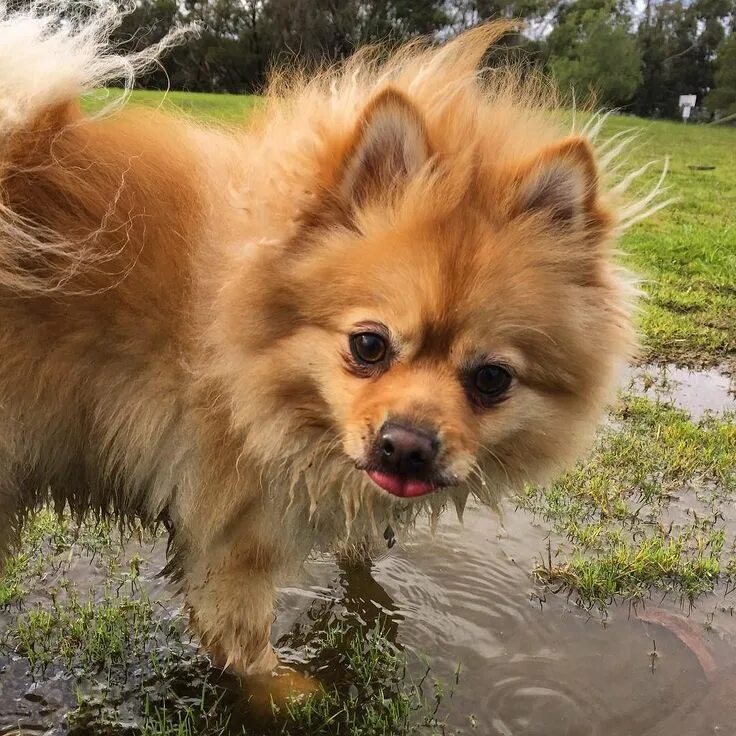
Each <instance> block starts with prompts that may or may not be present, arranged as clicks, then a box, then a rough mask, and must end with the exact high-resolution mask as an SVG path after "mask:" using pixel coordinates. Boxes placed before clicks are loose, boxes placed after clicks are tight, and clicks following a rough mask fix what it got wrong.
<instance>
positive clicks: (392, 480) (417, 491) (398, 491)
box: [365, 470, 439, 498]
mask: <svg viewBox="0 0 736 736" xmlns="http://www.w3.org/2000/svg"><path fill="white" fill-rule="evenodd" d="M365 472H366V475H367V476H368V477H369V478H370V479H371V480H372V481H373V482H374V483H375V484H376V485H377V486H378V487H379V488H383V490H384V491H388V492H389V493H390V494H391V495H392V496H398V497H399V498H417V497H418V496H426V495H427V494H428V493H432V491H436V490H437V488H439V486H438V485H436V484H435V483H433V482H431V481H429V480H420V479H418V478H404V477H402V476H400V475H396V474H394V473H386V472H383V471H381V470H366V471H365Z"/></svg>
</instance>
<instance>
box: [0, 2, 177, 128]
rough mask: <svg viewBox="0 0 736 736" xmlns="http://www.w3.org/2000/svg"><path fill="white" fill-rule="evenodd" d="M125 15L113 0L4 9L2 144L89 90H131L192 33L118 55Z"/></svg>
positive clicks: (0, 28)
mask: <svg viewBox="0 0 736 736" xmlns="http://www.w3.org/2000/svg"><path fill="white" fill-rule="evenodd" d="M123 17H124V12H121V10H120V8H119V6H118V5H116V4H115V3H114V2H110V1H109V0H94V1H92V2H78V1H77V2H71V1H67V2H57V3H52V4H46V3H35V4H32V5H31V8H30V9H28V10H24V11H20V12H12V11H9V10H8V9H7V7H5V6H4V4H3V3H0V141H2V140H3V139H4V138H6V137H7V136H9V135H12V134H14V133H17V132H18V131H19V130H22V129H23V128H24V127H26V126H28V125H29V124H31V123H32V122H33V121H34V120H35V119H36V118H38V116H39V115H42V114H43V113H44V112H45V111H47V110H49V109H50V108H53V107H58V106H60V105H64V104H65V103H69V102H72V101H75V100H76V99H78V98H79V96H80V95H82V94H83V93H85V92H87V91H89V90H91V89H94V88H98V87H106V86H108V85H111V84H114V85H115V86H117V87H123V89H124V90H125V91H129V90H130V89H131V88H132V86H133V83H134V81H135V78H136V76H138V75H140V74H141V73H143V72H146V71H148V70H150V69H151V67H153V66H155V65H156V64H157V63H158V59H159V57H160V55H161V53H162V52H163V51H164V50H165V49H166V48H167V47H168V46H171V45H172V44H174V43H176V42H177V39H178V38H179V36H180V35H181V34H182V33H185V32H186V29H184V28H176V29H174V30H173V31H172V32H171V33H169V34H168V35H167V36H165V37H164V39H163V40H161V41H160V42H159V43H157V44H154V45H152V46H150V47H148V48H146V49H144V50H143V51H139V52H137V53H133V54H123V53H118V52H117V50H116V49H115V48H114V46H113V45H112V44H111V43H110V36H111V34H112V33H113V31H114V30H115V29H116V28H117V27H118V26H119V25H120V23H121V21H122V19H123ZM123 97H124V96H123ZM117 99H118V100H119V99H120V98H119V97H118V98H117Z"/></svg>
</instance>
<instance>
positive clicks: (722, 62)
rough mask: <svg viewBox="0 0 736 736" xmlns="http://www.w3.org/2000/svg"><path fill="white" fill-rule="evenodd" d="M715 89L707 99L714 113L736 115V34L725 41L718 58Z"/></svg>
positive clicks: (707, 103) (709, 107) (732, 34)
mask: <svg viewBox="0 0 736 736" xmlns="http://www.w3.org/2000/svg"><path fill="white" fill-rule="evenodd" d="M716 67H717V71H716V73H715V88H714V89H713V90H711V92H710V94H709V95H708V96H707V98H706V105H707V106H708V109H709V110H711V111H712V112H714V113H715V112H718V113H719V114H721V115H724V116H727V115H736V32H735V33H731V35H730V36H729V37H728V38H727V39H726V40H725V41H723V43H722V44H721V46H720V47H719V49H718V56H717V58H716Z"/></svg>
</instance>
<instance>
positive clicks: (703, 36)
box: [634, 0, 736, 117]
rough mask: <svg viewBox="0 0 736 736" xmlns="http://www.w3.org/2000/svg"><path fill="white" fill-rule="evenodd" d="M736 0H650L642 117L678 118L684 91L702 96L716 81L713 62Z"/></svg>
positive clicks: (642, 41)
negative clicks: (681, 96) (688, 0)
mask: <svg viewBox="0 0 736 736" xmlns="http://www.w3.org/2000/svg"><path fill="white" fill-rule="evenodd" d="M735 8H736V4H735V3H734V1H733V0H692V1H690V2H687V1H686V0H662V1H661V2H654V0H648V2H647V4H646V6H645V12H644V16H643V18H642V20H641V23H640V24H639V29H638V33H637V40H638V44H639V48H640V51H641V60H642V83H641V85H640V87H639V90H638V91H637V94H636V100H635V105H634V110H635V112H636V113H637V114H638V115H642V116H665V117H679V107H678V99H679V96H680V95H681V94H694V95H696V96H697V98H698V101H699V102H700V101H702V100H703V98H704V96H705V95H706V93H707V91H708V89H709V88H710V87H712V85H713V71H714V67H713V61H714V58H715V53H716V49H717V48H718V46H719V44H720V43H721V41H722V40H723V37H724V34H725V22H724V21H725V19H726V18H727V17H728V16H729V15H730V14H732V13H733V12H734V9H735Z"/></svg>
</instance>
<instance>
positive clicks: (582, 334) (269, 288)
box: [0, 5, 644, 672]
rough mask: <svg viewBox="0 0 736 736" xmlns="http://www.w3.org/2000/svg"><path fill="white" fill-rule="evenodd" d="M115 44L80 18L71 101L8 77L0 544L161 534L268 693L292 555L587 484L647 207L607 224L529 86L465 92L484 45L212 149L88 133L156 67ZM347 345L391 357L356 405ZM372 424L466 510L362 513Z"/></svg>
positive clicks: (394, 66)
mask: <svg viewBox="0 0 736 736" xmlns="http://www.w3.org/2000/svg"><path fill="white" fill-rule="evenodd" d="M21 20H22V22H24V23H31V24H32V23H36V24H37V32H36V36H35V37H33V38H32V39H31V40H32V43H31V44H30V48H31V58H32V59H34V58H37V59H38V63H39V66H40V65H41V62H43V61H44V60H45V59H46V56H47V55H48V53H50V51H49V49H48V48H47V46H44V43H47V41H48V39H49V38H51V39H53V38H55V36H54V33H56V34H57V35H59V36H60V35H62V31H59V30H58V28H57V27H56V26H54V25H53V23H51V25H48V24H47V26H43V23H44V22H45V21H43V19H38V18H34V17H32V16H22V17H20V16H16V17H15V18H14V17H12V16H11V17H9V18H5V19H3V20H2V23H3V24H4V25H3V26H1V27H0V56H4V55H6V54H12V53H13V52H12V47H9V46H8V43H7V42H8V39H10V40H11V41H12V38H13V36H12V32H13V24H16V26H18V25H19V24H20V22H21ZM114 20H115V19H114V14H113V15H110V12H109V6H106V5H100V6H99V9H98V11H97V16H93V17H92V18H91V19H89V18H87V19H86V20H85V21H84V24H83V25H79V26H77V31H76V33H79V32H80V31H79V29H80V28H86V29H87V32H90V31H89V29H90V28H92V32H90V33H91V35H90V38H91V39H92V41H89V40H84V43H81V42H79V40H78V38H77V46H78V47H80V48H83V50H84V51H85V53H86V54H87V56H84V55H83V54H82V55H81V56H80V58H81V61H78V66H79V69H78V70H77V71H78V72H79V74H78V75H77V77H74V75H73V74H72V75H71V77H69V79H71V82H70V81H69V79H66V78H64V80H60V81H59V83H58V84H57V85H56V86H53V85H52V84H51V83H50V82H49V83H47V84H46V87H44V89H42V90H40V91H39V95H37V96H36V97H28V98H27V99H26V98H23V99H21V97H20V96H19V93H18V92H17V90H16V91H14V88H13V87H12V85H10V86H8V84H6V85H5V86H3V84H2V81H3V80H1V79H0V95H4V96H5V97H4V99H0V104H4V105H5V112H4V113H3V112H2V110H3V109H4V108H3V107H0V544H1V545H2V548H3V550H2V551H3V552H6V553H7V552H8V551H9V550H10V549H11V548H12V546H13V544H14V543H15V542H16V541H17V538H18V531H19V529H20V526H21V524H22V521H23V519H24V517H25V516H26V514H27V513H28V512H29V511H31V510H32V509H34V508H37V507H38V506H40V505H42V504H43V503H46V502H47V501H48V499H49V497H50V498H52V499H53V500H55V501H56V502H57V504H58V505H59V507H64V506H65V505H66V506H68V507H69V508H71V509H72V510H73V511H75V512H78V513H83V512H87V511H89V510H92V511H96V512H102V513H106V514H112V515H115V516H116V517H118V518H123V519H125V518H134V517H135V518H142V519H143V520H144V521H145V522H153V521H155V520H157V519H160V518H166V520H167V523H170V525H171V526H172V527H173V529H174V530H175V535H174V547H173V555H174V557H173V561H172V571H173V572H174V573H175V577H176V578H177V579H178V580H179V581H180V584H181V586H182V589H183V592H184V594H185V595H186V599H187V603H188V605H189V607H190V609H191V611H192V623H193V626H194V627H195V629H196V630H197V631H198V633H199V634H200V635H201V637H202V639H203V642H204V644H205V646H207V647H208V648H209V649H210V651H212V652H213V654H214V655H215V657H216V658H217V660H218V661H220V662H221V663H226V662H227V663H229V664H231V665H233V666H234V667H235V668H237V669H238V670H240V671H242V672H248V671H254V670H259V669H268V668H270V667H271V666H273V664H274V662H275V660H274V657H273V654H272V651H271V649H270V646H269V643H268V641H269V631H270V624H271V617H272V611H273V598H274V591H275V586H276V584H277V583H278V581H279V580H280V579H281V576H282V575H283V574H284V573H285V572H287V571H288V570H289V569H292V568H293V566H294V565H295V564H298V563H299V562H300V561H301V560H302V559H304V557H305V556H306V555H307V554H308V553H309V551H310V550H312V549H313V548H315V547H330V546H332V545H334V544H336V543H338V542H339V541H340V540H345V539H348V540H349V541H351V542H354V543H356V544H357V543H360V542H361V540H366V539H372V538H375V537H377V536H378V537H379V538H380V534H381V532H383V529H384V528H385V526H386V524H388V523H392V524H394V525H395V526H396V528H397V529H399V528H401V527H402V526H405V525H406V524H408V523H410V522H411V521H412V520H413V518H414V517H415V515H416V514H417V513H418V512H419V511H420V510H421V509H422V508H426V507H428V508H430V509H431V510H433V511H434V512H435V513H436V512H438V511H439V509H440V508H441V507H443V506H444V505H446V504H447V502H448V501H451V502H454V503H455V504H456V506H457V507H458V508H462V506H463V505H464V502H465V498H466V497H467V496H468V494H469V493H472V494H474V495H476V496H477V497H479V498H480V499H481V500H482V501H483V502H486V503H492V502H493V501H494V500H495V499H497V498H498V496H499V494H501V493H502V492H504V491H506V490H508V489H510V488H514V487H518V486H519V485H520V484H522V483H524V482H527V481H530V482H544V481H546V480H547V479H549V478H550V477H551V476H552V475H554V474H555V473H558V472H560V471H561V470H562V469H563V468H565V467H566V466H567V465H568V464H569V463H570V462H572V461H573V460H574V459H575V458H576V457H578V455H579V454H580V452H581V451H582V450H583V449H584V448H585V447H586V445H587V444H588V442H589V441H590V439H591V438H592V435H593V432H594V428H595V424H596V423H597V422H598V420H599V419H600V417H601V414H602V412H603V408H604V406H605V404H606V402H607V400H608V399H609V398H610V397H611V393H612V390H613V389H614V387H615V383H616V376H617V370H618V369H619V367H620V365H621V364H622V362H624V361H625V360H626V359H627V358H628V357H629V355H630V354H631V351H632V349H633V345H634V336H633V332H632V328H631V302H632V293H633V290H632V288H631V286H630V285H629V280H628V278H627V277H626V275H625V274H623V273H622V272H621V271H620V270H619V269H618V268H617V267H616V266H614V265H613V262H612V254H611V244H612V241H613V239H614V238H615V236H616V235H617V234H618V232H619V231H620V229H621V227H622V224H623V220H624V218H625V216H626V213H627V212H628V216H635V215H637V214H638V213H639V212H640V211H641V210H642V209H643V206H644V205H636V204H635V205H634V207H633V208H632V207H630V208H629V210H628V211H625V210H624V209H623V207H624V203H623V201H622V200H621V199H620V198H619V197H618V196H617V195H616V194H615V193H613V194H612V193H611V191H610V188H609V187H608V186H607V184H606V181H607V179H606V172H605V169H604V168H603V167H602V166H601V164H600V161H599V162H597V161H596V157H595V154H594V151H593V148H592V146H591V144H590V143H589V142H588V140H587V139H586V137H585V136H583V135H574V136H569V135H568V134H566V133H565V131H563V130H561V129H560V126H559V124H558V123H557V122H556V118H555V116H554V114H553V113H552V112H551V111H550V109H549V108H550V99H551V91H550V89H549V88H548V87H547V86H546V85H545V84H544V82H542V81H540V80H538V79H536V78H534V77H530V76H526V77H525V76H524V75H522V74H521V73H520V72H519V71H517V70H515V69H513V68H506V69H503V70H495V71H494V72H492V73H489V74H486V75H485V76H482V75H480V74H479V72H478V66H479V63H480V61H481V60H482V58H483V55H484V53H485V50H486V49H487V47H488V45H489V44H490V43H492V41H493V40H494V38H496V37H497V36H498V35H499V33H501V32H502V31H503V28H502V27H498V26H490V27H485V28H483V29H480V30H477V31H474V32H471V33H468V34H466V35H464V36H462V37H460V38H459V39H458V40H456V41H454V42H453V43H451V44H449V45H446V46H445V47H443V48H441V49H432V48H427V47H424V46H422V45H421V44H416V45H413V46H410V47H407V48H406V49H404V50H402V51H399V52H397V53H396V54H395V55H394V56H392V57H390V58H389V59H388V60H385V59H384V60H383V61H381V60H380V59H381V58H382V56H381V54H380V53H374V52H370V51H365V52H363V53H362V54H360V55H358V56H356V57H355V58H354V59H353V60H351V61H349V62H347V64H345V65H343V66H341V67H338V68H333V69H328V70H326V71H324V72H323V73H322V74H320V75H318V76H317V77H313V78H312V79H311V80H307V79H305V78H301V77H300V76H299V75H298V74H296V73H294V74H290V75H281V76H280V77H279V78H276V79H275V81H274V84H273V87H272V91H271V94H270V96H269V97H268V98H267V99H266V101H265V102H264V104H263V106H262V107H261V108H260V110H259V111H258V112H257V113H255V114H254V115H253V117H252V119H250V120H249V122H248V123H247V125H243V126H242V127H239V128H237V129H232V130H228V129H222V128H208V127H206V126H203V125H201V124H197V123H195V122H193V121H191V120H187V119H182V118H179V117H176V116H173V115H167V114H163V113H160V112H152V111H144V110H141V109H134V108H132V107H126V108H124V109H119V110H114V111H112V112H109V113H108V114H106V115H103V116H99V117H95V118H90V117H87V116H85V115H84V114H83V113H82V112H80V110H79V108H78V106H77V103H76V99H77V97H78V94H79V93H80V92H82V91H84V89H85V88H87V87H90V86H93V85H95V84H98V83H99V82H104V81H107V80H108V79H109V78H110V77H112V76H114V75H115V73H116V71H117V73H123V72H125V70H130V69H133V70H135V69H136V68H138V67H141V66H143V65H144V64H145V63H149V62H150V58H152V57H151V56H149V57H146V58H143V59H138V58H133V59H130V58H129V59H127V60H122V61H119V63H118V67H119V68H116V66H115V63H114V59H116V58H117V59H120V58H121V57H115V56H114V55H112V54H111V52H109V51H107V50H105V47H104V38H105V34H106V33H107V31H108V30H109V27H110V25H111V23H114ZM95 23H97V24H98V27H97V28H95V27H94V24H95ZM55 29H56V30H55ZM63 33H67V34H68V39H66V40H65V39H60V46H59V48H60V49H61V52H62V53H63V52H64V51H65V50H66V52H68V56H69V58H70V59H72V56H73V54H72V51H74V50H75V49H76V50H77V51H78V50H79V49H78V48H77V47H74V43H75V41H74V39H75V36H74V33H75V31H64V32H63ZM3 34H5V35H3ZM31 35H33V34H31ZM44 39H46V40H44ZM3 40H5V41H6V44H5V46H6V48H9V49H10V50H8V51H3V50H2V46H3V43H2V41H3ZM57 40H58V39H57ZM62 42H63V43H62ZM93 42H94V43H93ZM34 44H35V45H34ZM85 44H86V45H85ZM95 44H96V45H95ZM26 46H28V44H27V43H26ZM90 49H91V50H90ZM54 53H56V54H57V58H58V53H59V52H58V50H56V51H55V52H54ZM34 54H35V56H34ZM8 58H11V57H7V58H6V59H5V66H6V67H8V66H9V62H8ZM74 58H76V57H74ZM100 58H104V59H105V60H106V65H103V67H104V69H103V72H101V73H96V72H94V70H93V71H89V67H90V65H91V64H92V62H93V61H94V60H95V59H97V60H99V59H100ZM44 63H45V62H44ZM75 63H77V62H75ZM126 64H127V66H126ZM70 65H71V66H70V68H71V69H72V71H74V68H75V67H73V63H72V61H70ZM0 68H2V64H0ZM9 68H10V69H11V70H12V68H13V67H12V64H11V65H10V67H9ZM85 70H87V71H85ZM83 72H84V73H83ZM87 72H89V73H87ZM32 79H33V77H29V81H28V84H29V85H32V84H33V81H32ZM6 81H7V80H6ZM51 81H53V80H51ZM13 95H16V96H17V99H16V97H14V96H13ZM16 102H17V104H16V105H15V107H13V104H14V103H16ZM8 111H9V112H8ZM376 141H377V143H376ZM397 141H398V142H397ZM392 147H393V148H392ZM394 149H395V150H394ZM384 150H388V151H389V153H391V152H392V155H393V154H395V155H394V156H393V158H392V159H391V160H390V161H388V163H387V162H386V160H385V159H384V158H383V156H382V154H381V151H384ZM609 154H610V151H609ZM608 158H609V159H610V158H612V156H610V155H609V156H608ZM366 319H371V320H379V321H381V322H382V323H384V324H385V325H387V326H389V328H390V330H391V333H392V336H393V339H394V340H395V347H396V351H397V354H398V358H397V360H396V361H395V364H394V365H393V366H392V367H391V369H390V370H389V371H387V372H386V373H384V374H382V375H378V376H374V377H372V378H369V379H366V378H359V377H356V376H355V375H354V374H353V373H351V371H350V370H349V369H347V367H346V360H349V357H346V340H347V334H348V333H349V332H350V330H351V328H352V327H353V326H354V325H355V324H356V323H360V322H361V321H362V320H366ZM477 354H482V355H484V356H487V355H492V356H493V357H494V358H498V359H500V360H503V361H504V362H505V363H507V364H509V365H510V366H511V367H512V368H513V371H514V374H515V377H516V378H515V383H514V386H513V387H512V390H511V393H510V395H509V397H508V399H507V400H506V401H504V402H502V403H500V404H499V405H497V406H496V407H494V408H492V409H490V410H483V411H479V410H478V408H477V407H474V406H473V405H472V404H471V403H470V402H469V401H468V398H467V396H466V394H465V392H464V390H463V386H462V383H461V381H460V380H459V378H458V372H459V371H460V370H461V369H462V366H463V365H464V363H465V362H467V361H468V360H471V359H472V358H473V357H474V356H475V355H477ZM389 415H392V416H393V415H401V416H406V417H410V418H411V419H412V421H417V422H419V423H430V424H432V426H433V427H436V428H437V429H438V431H439V433H440V436H441V439H442V443H443V458H444V460H445V461H446V463H447V466H448V468H450V469H451V470H452V472H453V473H454V474H455V475H456V476H457V478H458V479H459V480H460V483H459V485H457V486H456V487H454V488H452V489H449V490H440V491H438V492H436V493H435V494H432V495H431V496H428V497H427V498H426V499H425V500H424V501H418V502H413V503H409V502H404V501H400V500H396V499H394V498H393V497H391V496H389V495H388V494H386V493H385V492H383V491H381V490H379V489H377V488H376V487H374V486H373V485H372V484H371V482H370V481H369V480H367V478H366V477H365V475H364V473H362V472H361V471H360V470H357V469H356V467H355V465H356V463H358V464H360V462H361V458H362V454H363V453H364V452H365V446H366V443H367V442H368V441H369V439H370V436H371V433H373V432H375V431H376V430H377V428H378V427H379V426H380V425H381V423H382V422H383V421H384V420H385V418H386V417H387V416H389Z"/></svg>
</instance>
